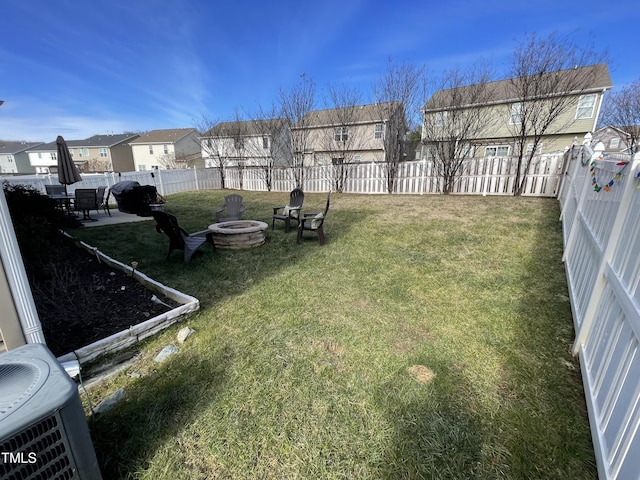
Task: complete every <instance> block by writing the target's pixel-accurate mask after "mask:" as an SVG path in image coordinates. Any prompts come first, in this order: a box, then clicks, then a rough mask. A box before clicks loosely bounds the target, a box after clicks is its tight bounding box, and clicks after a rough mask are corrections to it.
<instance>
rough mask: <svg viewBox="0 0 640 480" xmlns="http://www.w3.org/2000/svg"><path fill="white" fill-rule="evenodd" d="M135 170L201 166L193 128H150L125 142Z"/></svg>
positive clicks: (197, 140) (197, 136)
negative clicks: (148, 130)
mask: <svg viewBox="0 0 640 480" xmlns="http://www.w3.org/2000/svg"><path fill="white" fill-rule="evenodd" d="M129 145H130V146H131V150H132V152H133V162H134V164H135V170H152V169H157V168H159V169H172V168H191V167H194V166H195V167H203V166H204V165H203V162H202V157H201V156H200V140H199V135H198V131H197V130H196V129H195V128H176V129H168V130H151V131H150V132H148V133H145V134H143V135H140V136H139V137H138V138H136V139H135V140H134V141H132V142H129Z"/></svg>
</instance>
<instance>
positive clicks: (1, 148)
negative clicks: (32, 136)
mask: <svg viewBox="0 0 640 480" xmlns="http://www.w3.org/2000/svg"><path fill="white" fill-rule="evenodd" d="M38 145H42V142H3V144H2V145H0V155H15V154H16V153H21V152H24V151H25V150H28V149H30V148H32V147H36V146H38Z"/></svg>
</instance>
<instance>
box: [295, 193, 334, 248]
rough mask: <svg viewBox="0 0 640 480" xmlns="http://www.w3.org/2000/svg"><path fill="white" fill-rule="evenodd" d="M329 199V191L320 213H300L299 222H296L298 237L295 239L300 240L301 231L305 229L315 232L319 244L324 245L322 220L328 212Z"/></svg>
mask: <svg viewBox="0 0 640 480" xmlns="http://www.w3.org/2000/svg"><path fill="white" fill-rule="evenodd" d="M330 200H331V192H329V193H328V194H327V205H326V206H325V207H324V212H322V213H305V214H303V215H302V218H301V220H300V223H298V237H297V239H296V241H297V242H298V243H300V242H302V232H304V231H305V230H307V231H310V232H315V233H317V234H318V242H320V245H324V230H323V225H324V220H325V218H327V212H329V202H330Z"/></svg>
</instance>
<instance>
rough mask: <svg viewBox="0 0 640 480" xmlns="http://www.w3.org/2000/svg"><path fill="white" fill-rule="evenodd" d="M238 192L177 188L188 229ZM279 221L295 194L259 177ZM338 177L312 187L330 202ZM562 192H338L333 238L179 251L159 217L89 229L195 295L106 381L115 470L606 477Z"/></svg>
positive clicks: (312, 203)
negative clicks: (121, 393)
mask: <svg viewBox="0 0 640 480" xmlns="http://www.w3.org/2000/svg"><path fill="white" fill-rule="evenodd" d="M228 193H229V192H225V191H206V192H193V193H183V194H176V195H171V196H169V197H168V202H167V205H166V209H167V211H169V212H170V213H173V214H175V215H176V216H177V217H178V219H179V220H180V224H181V225H182V226H183V227H184V228H185V229H186V230H187V231H195V230H199V229H201V228H202V226H203V225H205V226H206V225H209V224H211V223H213V218H214V211H215V209H216V208H217V206H218V205H220V204H221V202H222V199H223V197H224V195H225V194H228ZM241 193H242V195H243V197H244V204H245V205H246V206H247V211H246V212H245V215H244V218H247V219H252V220H260V221H264V222H267V223H269V224H271V217H270V215H271V213H272V211H273V210H272V207H273V205H281V204H283V202H286V199H287V197H288V193H266V192H241ZM325 199H326V194H307V195H306V197H305V209H306V210H308V211H320V210H322V208H323V205H324V201H325ZM558 217H559V210H558V206H557V201H555V200H553V199H537V198H526V197H525V198H513V197H461V196H399V195H397V196H396V195H392V196H387V195H385V196H365V195H345V194H341V195H338V194H333V195H332V204H331V209H330V211H329V214H328V216H327V220H326V222H325V233H326V238H327V242H326V245H324V246H319V245H318V241H317V239H316V238H313V237H309V238H305V239H304V241H303V242H302V244H301V245H297V244H296V241H295V231H292V232H291V233H289V234H285V233H284V230H283V229H282V228H279V229H276V230H275V231H273V230H271V229H269V230H268V231H267V232H266V233H267V242H266V244H265V245H262V246H260V247H256V248H252V249H247V250H234V251H230V250H226V251H225V250H218V251H216V252H212V251H210V250H204V251H202V252H198V254H197V255H196V256H194V258H193V259H192V261H191V262H190V263H189V264H184V263H183V262H182V261H181V259H180V258H179V257H180V255H176V257H175V258H172V259H170V260H168V261H167V260H166V259H165V253H166V244H165V241H166V238H165V237H164V236H161V235H158V234H157V233H156V232H155V229H154V228H153V225H151V224H146V223H145V224H125V225H117V226H108V227H99V228H94V229H85V230H82V231H79V232H77V233H76V235H77V236H78V237H79V238H81V239H82V240H84V241H86V242H87V243H89V244H91V245H95V246H96V247H98V248H99V249H100V250H102V251H103V252H105V254H107V255H109V256H111V257H113V258H116V259H118V260H120V261H121V262H123V263H125V264H129V263H130V262H131V261H134V260H135V261H137V262H138V268H139V270H141V271H142V272H144V273H146V274H147V275H149V276H151V277H152V278H154V279H157V280H158V281H160V282H161V283H163V284H165V285H168V286H171V287H173V288H176V289H177V290H179V291H182V292H185V293H187V294H189V295H193V296H195V297H196V298H198V299H199V300H200V305H201V310H200V311H199V312H198V313H196V314H195V315H194V316H193V317H191V318H190V319H188V321H187V322H186V323H187V324H188V325H189V326H190V327H192V328H193V329H194V330H195V332H196V333H195V334H194V336H193V337H191V338H190V339H189V341H188V342H187V343H185V344H184V345H182V346H181V347H180V351H179V353H178V354H177V355H175V356H174V357H172V358H171V359H170V360H169V361H167V362H165V363H163V364H162V365H158V364H155V363H154V362H153V358H154V357H155V355H156V354H157V353H158V352H159V351H160V350H161V349H162V347H163V346H165V345H166V344H168V343H171V342H172V341H174V339H173V337H174V335H175V333H176V332H177V330H178V329H179V328H180V327H181V326H184V325H177V326H176V327H173V328H170V329H169V330H168V331H166V332H163V333H161V334H159V335H158V336H157V337H154V338H153V339H151V340H148V341H146V342H144V343H143V344H142V345H141V346H140V347H139V348H140V352H139V358H140V360H139V362H138V363H137V364H136V365H135V366H133V367H131V368H130V369H129V370H128V371H125V372H123V373H122V374H120V375H119V376H116V377H114V378H112V379H110V380H109V381H107V382H105V383H103V384H101V385H100V386H98V387H96V388H93V389H92V390H91V392H90V395H91V397H92V401H93V402H94V403H97V402H98V401H99V400H101V399H102V398H105V397H106V396H108V395H109V394H110V393H113V392H114V391H116V390H117V389H118V388H121V387H124V388H125V389H126V392H127V393H126V396H125V399H124V400H123V401H122V402H121V403H120V404H119V405H118V407H117V408H115V409H114V410H112V411H110V412H109V413H107V414H104V415H102V416H100V417H97V418H95V419H93V421H92V431H93V435H94V439H95V440H96V444H97V452H98V455H99V458H100V460H101V464H102V468H103V471H104V472H105V476H106V477H107V478H149V479H158V478H173V479H179V478H185V479H187V478H188V479H195V478H202V479H210V478H237V479H246V478H313V479H315V478H322V479H332V478H336V479H337V478H349V479H365V478H367V479H379V478H383V479H384V478H386V479H396V478H416V479H417V478H446V479H455V478H465V479H468V478H478V479H492V478H495V479H498V478H500V479H504V478H514V479H515V478H526V479H535V478H539V479H550V478H558V479H566V478H571V479H593V478H595V477H596V476H597V473H596V467H595V459H594V455H593V449H592V444H591V436H590V430H589V424H588V420H587V418H586V412H585V409H584V399H583V398H584V395H583V390H582V383H581V379H580V372H579V364H578V363H577V362H576V360H575V359H574V358H573V357H572V356H571V353H570V351H571V344H572V341H573V324H572V319H571V308H570V304H569V302H568V299H567V286H566V279H565V275H564V268H563V264H562V261H561V258H562V235H561V225H560V222H559V221H558Z"/></svg>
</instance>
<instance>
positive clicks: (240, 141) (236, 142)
mask: <svg viewBox="0 0 640 480" xmlns="http://www.w3.org/2000/svg"><path fill="white" fill-rule="evenodd" d="M233 146H234V147H235V149H236V150H243V149H244V138H234V139H233Z"/></svg>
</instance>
